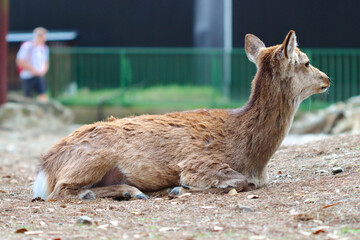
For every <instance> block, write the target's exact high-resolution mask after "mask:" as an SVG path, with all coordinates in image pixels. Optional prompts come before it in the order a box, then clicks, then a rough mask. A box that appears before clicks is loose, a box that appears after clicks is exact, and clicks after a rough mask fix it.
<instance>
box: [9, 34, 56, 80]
mask: <svg viewBox="0 0 360 240" xmlns="http://www.w3.org/2000/svg"><path fill="white" fill-rule="evenodd" d="M16 58H17V59H20V60H25V61H27V62H28V63H29V64H31V65H32V66H33V67H34V68H35V69H36V70H38V71H41V70H42V69H44V67H45V64H46V62H47V61H49V48H48V46H47V45H46V44H41V45H40V46H36V45H35V44H34V43H33V42H32V41H26V42H24V43H23V44H22V45H21V47H20V49H19V52H18V53H17V55H16ZM32 77H34V75H33V74H32V73H31V72H30V71H29V70H25V69H23V70H22V71H21V72H20V78H21V79H30V78H32Z"/></svg>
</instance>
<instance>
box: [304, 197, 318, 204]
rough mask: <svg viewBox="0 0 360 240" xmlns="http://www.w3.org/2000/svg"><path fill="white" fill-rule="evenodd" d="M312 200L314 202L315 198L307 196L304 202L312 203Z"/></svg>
mask: <svg viewBox="0 0 360 240" xmlns="http://www.w3.org/2000/svg"><path fill="white" fill-rule="evenodd" d="M314 202H316V199H314V198H308V199H306V200H305V201H304V203H314Z"/></svg>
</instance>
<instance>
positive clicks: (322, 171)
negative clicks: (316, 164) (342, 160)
mask: <svg viewBox="0 0 360 240" xmlns="http://www.w3.org/2000/svg"><path fill="white" fill-rule="evenodd" d="M327 172H328V171H326V170H315V173H320V174H323V173H327Z"/></svg>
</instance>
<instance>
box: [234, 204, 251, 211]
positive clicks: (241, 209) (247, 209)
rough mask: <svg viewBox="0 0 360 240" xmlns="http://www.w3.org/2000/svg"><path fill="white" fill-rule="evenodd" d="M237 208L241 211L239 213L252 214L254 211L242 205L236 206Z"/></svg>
mask: <svg viewBox="0 0 360 240" xmlns="http://www.w3.org/2000/svg"><path fill="white" fill-rule="evenodd" d="M237 208H238V209H239V210H240V211H241V212H253V211H254V209H252V208H250V207H247V206H244V205H241V204H238V206H237Z"/></svg>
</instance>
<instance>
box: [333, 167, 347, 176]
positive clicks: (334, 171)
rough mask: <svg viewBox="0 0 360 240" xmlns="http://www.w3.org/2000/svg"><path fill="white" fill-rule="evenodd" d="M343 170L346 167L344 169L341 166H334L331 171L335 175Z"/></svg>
mask: <svg viewBox="0 0 360 240" xmlns="http://www.w3.org/2000/svg"><path fill="white" fill-rule="evenodd" d="M343 171H344V169H342V168H341V167H334V168H333V169H332V171H331V173H332V174H333V175H335V174H338V173H341V172H343Z"/></svg>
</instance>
